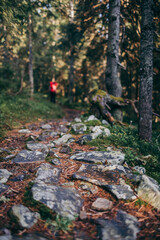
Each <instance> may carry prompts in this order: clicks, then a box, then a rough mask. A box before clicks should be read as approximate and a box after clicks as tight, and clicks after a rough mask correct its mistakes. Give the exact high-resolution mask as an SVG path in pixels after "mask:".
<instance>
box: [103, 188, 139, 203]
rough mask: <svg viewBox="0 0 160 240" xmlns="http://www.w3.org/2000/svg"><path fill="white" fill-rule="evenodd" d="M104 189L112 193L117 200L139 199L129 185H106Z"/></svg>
mask: <svg viewBox="0 0 160 240" xmlns="http://www.w3.org/2000/svg"><path fill="white" fill-rule="evenodd" d="M104 188H105V189H106V190H107V191H109V192H111V193H112V194H113V195H114V196H115V197H116V198H117V199H119V200H120V199H122V200H134V199H136V198H137V197H136V196H135V195H134V192H133V190H132V189H131V187H130V186H129V185H127V184H125V185H105V186H104Z"/></svg>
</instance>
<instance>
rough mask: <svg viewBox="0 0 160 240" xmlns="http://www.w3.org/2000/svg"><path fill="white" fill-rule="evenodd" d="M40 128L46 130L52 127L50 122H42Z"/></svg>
mask: <svg viewBox="0 0 160 240" xmlns="http://www.w3.org/2000/svg"><path fill="white" fill-rule="evenodd" d="M41 128H42V129H46V130H48V129H51V128H52V127H51V125H50V124H43V125H42V126H41Z"/></svg>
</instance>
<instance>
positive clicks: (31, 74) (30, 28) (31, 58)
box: [28, 14, 34, 98]
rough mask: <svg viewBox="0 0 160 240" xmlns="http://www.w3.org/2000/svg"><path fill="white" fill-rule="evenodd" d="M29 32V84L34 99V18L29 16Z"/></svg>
mask: <svg viewBox="0 0 160 240" xmlns="http://www.w3.org/2000/svg"><path fill="white" fill-rule="evenodd" d="M28 32H29V82H30V96H31V98H33V93H34V78H33V62H32V60H33V53H32V17H31V14H29V18H28Z"/></svg>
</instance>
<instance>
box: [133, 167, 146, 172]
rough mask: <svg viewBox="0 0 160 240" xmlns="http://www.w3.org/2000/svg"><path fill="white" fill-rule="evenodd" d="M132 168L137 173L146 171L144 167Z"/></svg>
mask: <svg viewBox="0 0 160 240" xmlns="http://www.w3.org/2000/svg"><path fill="white" fill-rule="evenodd" d="M133 169H134V170H135V171H136V172H138V173H139V174H145V173H146V169H145V168H144V167H139V166H135V167H134V168H133Z"/></svg>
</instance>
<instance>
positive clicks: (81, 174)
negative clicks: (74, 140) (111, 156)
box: [72, 164, 123, 186]
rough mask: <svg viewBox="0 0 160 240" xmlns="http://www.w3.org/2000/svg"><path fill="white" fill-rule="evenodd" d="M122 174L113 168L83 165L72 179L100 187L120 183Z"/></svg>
mask: <svg viewBox="0 0 160 240" xmlns="http://www.w3.org/2000/svg"><path fill="white" fill-rule="evenodd" d="M121 167H122V166H121ZM110 168H111V169H110ZM122 168H123V167H122ZM121 173H122V174H123V172H121V171H119V170H117V168H114V167H113V166H106V167H104V166H102V165H94V164H82V165H81V167H80V168H79V169H78V171H77V172H76V173H74V174H73V176H72V177H73V178H74V179H77V180H78V179H79V180H85V181H88V182H91V183H94V184H96V185H98V186H103V185H108V184H112V182H114V183H116V182H118V181H119V178H120V176H121Z"/></svg>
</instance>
